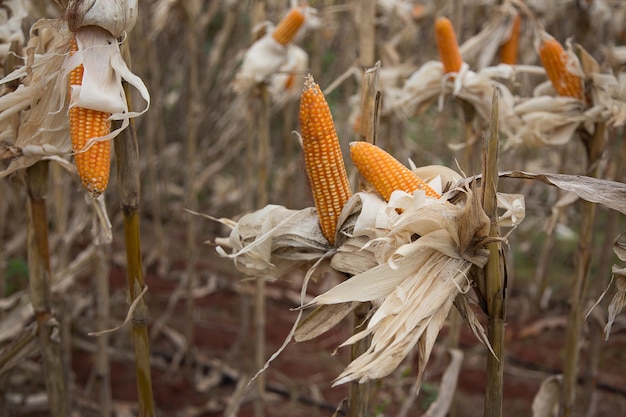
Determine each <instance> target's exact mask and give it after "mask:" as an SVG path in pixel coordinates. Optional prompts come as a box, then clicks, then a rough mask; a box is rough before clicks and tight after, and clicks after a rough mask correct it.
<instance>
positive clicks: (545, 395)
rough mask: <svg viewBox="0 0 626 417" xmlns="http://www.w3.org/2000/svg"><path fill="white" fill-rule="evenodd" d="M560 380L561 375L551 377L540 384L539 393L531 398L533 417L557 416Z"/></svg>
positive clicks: (559, 399) (561, 378)
mask: <svg viewBox="0 0 626 417" xmlns="http://www.w3.org/2000/svg"><path fill="white" fill-rule="evenodd" d="M562 380H563V377H562V376H561V375H551V376H549V377H547V378H546V379H545V380H544V381H543V382H542V383H541V386H540V387H539V391H537V394H536V395H535V398H533V404H532V413H533V414H532V416H533V417H554V416H556V415H557V412H558V405H559V403H560V401H561V385H562Z"/></svg>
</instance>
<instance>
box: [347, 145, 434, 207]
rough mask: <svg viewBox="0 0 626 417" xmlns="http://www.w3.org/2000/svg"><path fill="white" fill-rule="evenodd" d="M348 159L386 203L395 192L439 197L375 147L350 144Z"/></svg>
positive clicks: (405, 168) (400, 164) (392, 158)
mask: <svg viewBox="0 0 626 417" xmlns="http://www.w3.org/2000/svg"><path fill="white" fill-rule="evenodd" d="M350 157H351V158H352V162H354V165H355V166H356V169H357V170H358V171H359V172H360V173H361V175H362V176H363V178H364V179H365V180H366V181H367V182H369V183H370V184H371V185H372V186H373V187H374V188H375V189H376V191H377V192H378V193H379V194H380V195H381V196H382V197H383V198H384V199H385V200H386V201H389V198H390V197H391V193H393V192H394V191H395V190H402V191H405V192H407V193H409V194H410V193H413V191H415V190H424V192H425V193H426V195H427V196H429V197H435V198H440V197H441V196H440V195H439V193H437V192H436V191H435V190H433V189H432V188H431V187H430V186H429V185H428V184H426V183H425V182H424V181H423V180H422V179H421V178H420V177H418V176H417V175H415V174H414V173H413V172H412V171H411V170H410V169H408V168H407V167H405V166H404V165H402V163H400V161H398V160H397V159H395V158H394V157H393V156H391V155H390V154H389V153H387V152H386V151H384V150H383V149H381V148H379V147H378V146H376V145H372V144H371V143H367V142H363V141H358V142H351V143H350Z"/></svg>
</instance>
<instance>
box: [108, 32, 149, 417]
mask: <svg viewBox="0 0 626 417" xmlns="http://www.w3.org/2000/svg"><path fill="white" fill-rule="evenodd" d="M122 45H123V53H124V55H125V56H124V58H125V59H126V62H127V63H128V65H129V66H130V51H129V49H128V42H124V43H123V44H122ZM124 92H125V94H126V100H127V102H128V107H129V109H132V102H131V96H130V91H129V88H128V84H127V83H124ZM122 135H123V136H122V137H120V138H119V139H117V140H115V141H114V145H115V157H116V161H117V181H118V185H119V198H120V206H121V208H122V212H123V215H124V241H125V243H126V264H127V266H126V278H127V286H128V297H129V304H132V303H133V302H134V301H135V299H136V298H137V297H138V296H139V294H141V292H142V291H143V289H144V287H145V285H146V284H145V281H144V275H143V265H142V257H141V236H140V230H139V197H140V193H141V190H140V181H139V173H140V165H139V145H138V141H137V132H136V130H135V123H134V120H133V119H131V120H130V124H129V126H128V128H126V129H125V130H124V131H123V132H122ZM131 333H132V339H133V345H134V351H135V374H136V378H137V397H138V403H139V416H140V417H152V416H154V415H155V408H154V397H153V392H152V379H151V369H150V340H149V337H148V307H147V305H146V303H145V301H144V298H141V300H139V302H138V304H137V307H136V308H135V310H134V311H133V318H132V330H131Z"/></svg>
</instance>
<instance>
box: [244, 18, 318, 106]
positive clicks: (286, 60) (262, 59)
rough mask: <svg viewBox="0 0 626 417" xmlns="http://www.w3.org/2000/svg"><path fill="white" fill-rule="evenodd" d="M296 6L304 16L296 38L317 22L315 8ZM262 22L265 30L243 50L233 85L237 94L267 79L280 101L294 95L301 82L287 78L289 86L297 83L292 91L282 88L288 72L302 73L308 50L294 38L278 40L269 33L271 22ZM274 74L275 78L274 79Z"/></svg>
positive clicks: (273, 94) (272, 26)
mask: <svg viewBox="0 0 626 417" xmlns="http://www.w3.org/2000/svg"><path fill="white" fill-rule="evenodd" d="M298 10H299V12H300V13H302V15H303V16H304V22H303V23H302V26H300V28H299V29H298V31H297V32H296V34H295V36H294V38H295V39H297V38H299V37H301V36H302V35H301V34H302V33H305V32H306V31H307V30H310V29H312V28H316V27H318V26H319V25H320V20H319V18H318V17H317V10H316V9H314V8H311V7H298ZM262 26H263V28H264V30H265V33H264V34H263V35H262V36H261V37H259V38H258V39H257V40H256V41H255V42H254V43H252V45H250V48H248V50H247V51H246V52H245V54H244V56H243V61H242V63H241V67H240V68H239V70H238V72H237V74H236V75H235V80H234V81H233V89H234V90H235V92H237V93H240V94H243V93H249V92H250V91H252V90H253V89H254V88H255V87H256V86H257V85H259V84H263V83H267V84H269V85H272V87H271V89H270V92H271V93H272V97H273V98H274V100H275V101H277V102H278V104H281V103H282V102H284V101H286V100H288V99H289V98H291V97H293V96H294V94H295V95H296V96H297V95H298V94H299V92H300V88H299V86H301V85H302V84H301V83H299V82H295V83H294V82H291V81H290V82H289V87H291V86H292V85H295V86H298V87H296V88H295V90H293V92H292V93H291V94H289V92H287V93H285V92H284V91H283V90H284V88H285V83H286V81H287V80H288V79H289V77H290V76H291V75H294V74H295V75H299V76H301V77H304V75H305V73H304V71H305V69H306V67H307V66H308V54H307V53H306V52H305V51H304V50H303V49H302V48H300V47H298V46H297V45H295V44H294V43H293V40H292V41H290V42H289V43H287V44H286V45H283V44H281V43H279V42H278V41H277V40H276V39H275V38H274V37H273V36H272V34H273V32H274V30H275V27H274V25H273V24H272V23H270V22H264V23H263V24H262ZM275 78H278V79H277V80H275ZM285 94H286V96H285Z"/></svg>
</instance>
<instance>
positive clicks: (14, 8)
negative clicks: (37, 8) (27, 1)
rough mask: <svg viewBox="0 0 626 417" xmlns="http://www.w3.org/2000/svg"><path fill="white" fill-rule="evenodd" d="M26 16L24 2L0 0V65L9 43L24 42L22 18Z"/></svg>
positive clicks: (9, 45) (0, 65) (7, 50)
mask: <svg viewBox="0 0 626 417" xmlns="http://www.w3.org/2000/svg"><path fill="white" fill-rule="evenodd" d="M27 16H28V13H27V11H26V9H25V7H24V4H23V3H22V2H21V1H20V0H7V1H4V2H2V8H0V67H2V65H3V62H4V60H5V58H6V56H7V54H8V53H9V50H10V49H11V43H12V42H17V43H18V44H19V45H23V44H24V32H23V31H22V20H24V18H26V17H27Z"/></svg>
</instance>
